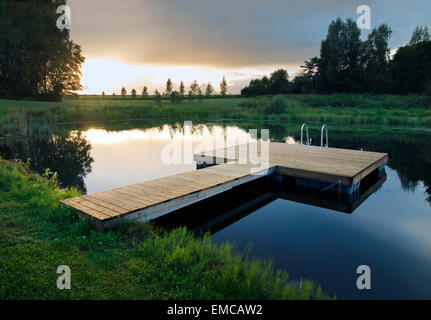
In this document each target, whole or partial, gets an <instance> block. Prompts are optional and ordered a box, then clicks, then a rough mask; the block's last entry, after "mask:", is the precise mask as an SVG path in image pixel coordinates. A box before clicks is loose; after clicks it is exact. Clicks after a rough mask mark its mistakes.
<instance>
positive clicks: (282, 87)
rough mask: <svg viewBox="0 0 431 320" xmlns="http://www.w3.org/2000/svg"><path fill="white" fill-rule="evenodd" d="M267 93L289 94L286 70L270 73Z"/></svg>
mask: <svg viewBox="0 0 431 320" xmlns="http://www.w3.org/2000/svg"><path fill="white" fill-rule="evenodd" d="M269 91H270V92H269V93H271V94H278V93H288V92H289V75H288V73H287V71H286V70H284V69H278V70H275V71H274V72H273V73H271V76H270V78H269Z"/></svg>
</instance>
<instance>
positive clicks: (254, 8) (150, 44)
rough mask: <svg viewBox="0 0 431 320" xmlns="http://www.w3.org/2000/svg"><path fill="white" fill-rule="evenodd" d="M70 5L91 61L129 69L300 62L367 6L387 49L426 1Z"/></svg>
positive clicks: (75, 0)
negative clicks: (385, 31)
mask: <svg viewBox="0 0 431 320" xmlns="http://www.w3.org/2000/svg"><path fill="white" fill-rule="evenodd" d="M367 2H368V3H364V1H362V0H361V1H357V0H341V1H335V0H312V1H306V0H294V1H288V0H284V1H279V0H272V1H257V0H244V1H240V0H218V1H202V0H177V1H163V0H154V1H152V0H151V1H150V0H146V1H142V0H141V1H138V0H123V1H118V0H91V1H87V0H70V1H69V4H70V6H71V9H72V36H73V38H74V39H75V40H76V41H77V42H78V43H80V44H82V46H83V49H84V53H85V55H86V56H89V57H93V58H96V57H111V58H116V59H121V60H123V61H127V62H130V63H134V64H151V65H155V64H156V65H157V64H160V65H174V64H175V65H205V66H216V67H243V66H254V65H277V64H284V65H292V64H300V63H301V62H302V61H303V60H304V59H305V58H309V57H311V56H314V55H317V54H318V51H319V46H320V42H321V40H322V39H323V38H324V37H325V34H326V31H327V27H328V25H329V23H330V21H331V20H333V19H335V18H337V17H343V18H347V17H352V18H355V19H356V17H357V15H356V8H357V7H358V6H359V5H361V4H367V5H369V6H370V7H371V10H372V18H373V21H372V22H373V25H374V26H375V25H377V24H380V23H383V22H387V23H388V24H389V25H390V26H391V27H392V29H393V30H394V35H393V38H392V40H391V45H392V46H393V47H394V46H398V45H401V44H403V43H405V42H407V41H408V40H409V37H410V35H411V32H412V30H413V28H414V26H416V25H417V24H426V23H427V22H429V12H430V9H431V1H428V0H427V1H424V0H411V1H404V2H401V1H397V4H396V5H395V4H394V1H393V0H379V1H376V0H368V1H367Z"/></svg>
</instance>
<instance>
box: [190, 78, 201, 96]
mask: <svg viewBox="0 0 431 320" xmlns="http://www.w3.org/2000/svg"><path fill="white" fill-rule="evenodd" d="M198 90H199V84H198V82H197V81H196V80H195V81H193V82H192V84H191V85H190V91H189V93H190V92H191V94H192V95H193V96H196V95H197V94H198Z"/></svg>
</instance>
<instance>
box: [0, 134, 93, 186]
mask: <svg viewBox="0 0 431 320" xmlns="http://www.w3.org/2000/svg"><path fill="white" fill-rule="evenodd" d="M0 155H1V156H2V157H3V158H5V159H21V160H23V161H27V159H30V168H31V169H32V170H33V171H36V172H39V173H42V172H43V171H45V169H47V168H49V169H50V170H51V171H53V172H58V175H59V180H60V184H61V185H62V186H63V187H76V188H78V189H79V190H81V191H83V192H85V191H86V185H85V179H86V176H87V175H88V174H89V173H90V172H91V164H92V163H93V161H94V159H93V158H92V157H91V144H90V143H89V142H88V141H87V140H86V139H85V137H84V136H83V135H82V134H81V133H80V132H77V131H72V132H70V133H69V134H68V135H66V136H59V135H50V136H48V137H45V138H37V139H32V138H21V139H5V140H0Z"/></svg>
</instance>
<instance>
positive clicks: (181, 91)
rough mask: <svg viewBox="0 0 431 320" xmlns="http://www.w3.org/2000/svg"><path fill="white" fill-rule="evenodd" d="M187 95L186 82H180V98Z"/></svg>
mask: <svg viewBox="0 0 431 320" xmlns="http://www.w3.org/2000/svg"><path fill="white" fill-rule="evenodd" d="M185 94H186V87H185V86H184V82H182V81H181V82H180V96H182V97H183V96H184V95H185Z"/></svg>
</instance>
